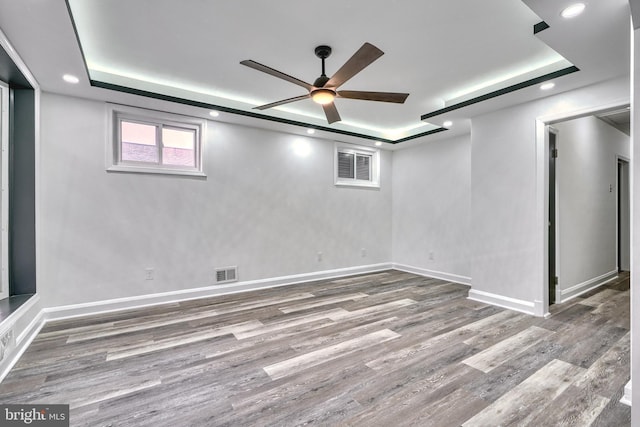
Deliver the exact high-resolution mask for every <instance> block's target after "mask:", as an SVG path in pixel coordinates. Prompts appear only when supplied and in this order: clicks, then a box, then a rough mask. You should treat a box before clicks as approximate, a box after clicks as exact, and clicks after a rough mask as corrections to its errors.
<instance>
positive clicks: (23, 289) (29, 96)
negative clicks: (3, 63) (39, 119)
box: [9, 89, 36, 295]
mask: <svg viewBox="0 0 640 427" xmlns="http://www.w3.org/2000/svg"><path fill="white" fill-rule="evenodd" d="M9 114H10V121H11V126H10V139H9V156H10V157H9V289H10V293H11V295H22V294H34V293H35V292H36V216H35V211H36V209H35V208H36V206H35V199H36V197H35V189H36V187H35V176H36V174H35V137H36V133H35V132H36V131H35V129H36V126H35V125H36V123H35V93H34V91H33V89H12V90H11V106H10V108H9Z"/></svg>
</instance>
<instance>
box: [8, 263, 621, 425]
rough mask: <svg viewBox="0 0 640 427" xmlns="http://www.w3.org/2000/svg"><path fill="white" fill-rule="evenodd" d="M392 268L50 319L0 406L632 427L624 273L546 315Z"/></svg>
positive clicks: (126, 415) (95, 415) (83, 413)
mask: <svg viewBox="0 0 640 427" xmlns="http://www.w3.org/2000/svg"><path fill="white" fill-rule="evenodd" d="M468 290H469V288H468V287H467V286H463V285H459V284H454V283H449V282H444V281H441V280H436V279H428V278H424V277H419V276H415V275H412V274H409V273H404V272H399V271H385V272H381V273H376V274H369V275H361V276H354V277H350V278H344V279H338V280H327V281H319V282H313V283H307V284H300V285H294V286H287V287H281V288H275V289H269V290H262V291H257V292H249V293H242V294H235V295H228V296H222V297H217V298H211V299H205V300H197V301H188V302H183V303H179V304H178V303H176V304H169V305H164V306H160V307H153V308H149V309H144V310H135V311H128V312H119V313H117V314H110V315H101V316H92V317H86V318H82V319H75V320H72V321H60V322H56V323H50V324H48V325H47V326H46V327H45V328H44V329H43V330H42V331H41V333H40V334H39V335H38V336H37V338H36V339H35V340H34V341H33V343H32V345H31V346H30V347H29V349H28V350H27V351H26V352H25V354H24V355H23V356H22V358H21V359H20V361H19V362H18V363H17V364H16V366H15V367H14V368H13V370H12V371H11V372H10V374H9V375H8V376H7V378H6V379H5V380H4V381H3V382H2V383H1V384H0V401H1V402H2V403H45V404H46V403H49V404H52V403H68V404H70V407H71V425H72V426H92V427H95V426H136V427H138V426H253V425H256V426H296V425H308V424H314V425H354V426H356V425H358V426H389V425H394V426H405V425H407V426H411V425H415V426H438V427H440V426H461V425H463V426H498V425H500V426H528V425H531V426H580V427H584V426H589V425H593V426H616V427H620V426H629V425H630V416H631V415H630V408H629V407H627V406H625V405H622V404H620V403H619V400H620V398H621V396H622V393H623V388H624V385H625V384H626V383H627V381H628V380H629V277H628V275H624V276H621V277H620V278H619V279H618V280H616V281H614V282H611V283H610V284H608V285H607V286H604V287H602V288H600V289H599V290H597V291H593V292H591V293H589V294H586V295H583V296H581V297H579V298H576V299H574V300H572V301H571V302H569V303H566V304H563V305H556V306H553V307H552V316H551V317H550V318H548V319H541V318H535V317H532V316H528V315H525V314H520V313H516V312H512V311H509V310H504V309H500V308H497V307H492V306H488V305H485V304H481V303H477V302H474V301H470V300H467V299H466V296H467V293H468Z"/></svg>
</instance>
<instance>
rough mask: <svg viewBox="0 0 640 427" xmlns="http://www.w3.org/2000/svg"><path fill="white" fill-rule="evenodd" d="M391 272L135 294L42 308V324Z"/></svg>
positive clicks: (344, 271) (377, 267)
mask: <svg viewBox="0 0 640 427" xmlns="http://www.w3.org/2000/svg"><path fill="white" fill-rule="evenodd" d="M390 269H392V264H391V263H381V264H371V265H363V266H358V267H348V268H340V269H335V270H325V271H318V272H313V273H303V274H295V275H291V276H281V277H274V278H269V279H260V280H249V281H245V282H235V283H231V284H226V285H215V286H205V287H202V288H193V289H184V290H180V291H171V292H163V293H157V294H151V295H139V296H134V297H127V298H117V299H112V300H104V301H95V302H89V303H83V304H73V305H65V306H60V307H50V308H45V309H43V311H44V312H45V315H46V321H47V322H48V321H51V320H60V319H69V318H74V317H81V316H88V315H95V314H103V313H110V312H115V311H121V310H130V309H134V308H142V307H149V306H154V305H159V304H169V303H175V302H180V301H187V300H193V299H200V298H208V297H213V296H219V295H228V294H235V293H239V292H249V291H254V290H258V289H264V288H275V287H278V286H288V285H294V284H298V283H305V282H310V281H314V280H321V279H334V278H339V277H345V276H352V275H355V274H365V273H374V272H378V271H384V270H390Z"/></svg>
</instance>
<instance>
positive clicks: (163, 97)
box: [89, 80, 448, 144]
mask: <svg viewBox="0 0 640 427" xmlns="http://www.w3.org/2000/svg"><path fill="white" fill-rule="evenodd" d="M89 81H90V83H91V86H93V87H97V88H101V89H108V90H114V91H117V92H123V93H128V94H131V95H138V96H144V97H147V98H153V99H159V100H161V101H169V102H175V103H178V104H183V105H189V106H191V107H198V108H205V109H207V110H216V111H220V112H221V113H231V114H237V115H241V116H246V117H251V118H254V119H261V120H268V121H272V122H276V123H283V124H286V125H292V126H299V127H303V128H305V129H309V128H311V129H315V130H320V131H324V132H331V133H335V134H340V135H346V136H353V137H357V138H363V139H368V140H372V141H380V142H384V143H387V144H399V143H401V142H405V141H410V140H412V139H416V138H421V137H423V136H429V135H433V134H435V133H439V132H443V131H446V130H448V129H447V128H444V127H439V128H435V129H432V130H429V131H426V132H422V133H418V134H416V135H411V136H407V137H405V138H401V139H398V140H392V139H386V138H380V137H376V136H372V135H367V134H364V133H357V132H350V131H346V130H342V129H333V128H330V127H326V126H319V125H315V124H311V123H305V122H299V121H296V120H289V119H284V118H281V117H273V116H267V115H264V114H258V113H254V112H252V111H245V110H239V109H236V108H230V107H224V106H222V105H215V104H209V103H206V102H201V101H195V100H192V99H186V98H178V97H175V96H171V95H165V94H162V93H156V92H150V91H146V90H142V89H135V88H131V87H128V86H120V85H115V84H112V83H106V82H102V81H98V80H89Z"/></svg>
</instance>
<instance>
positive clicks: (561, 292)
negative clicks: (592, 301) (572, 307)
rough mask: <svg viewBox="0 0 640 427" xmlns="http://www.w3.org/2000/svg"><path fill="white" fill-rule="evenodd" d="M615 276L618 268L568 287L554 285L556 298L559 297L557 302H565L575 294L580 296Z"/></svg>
mask: <svg viewBox="0 0 640 427" xmlns="http://www.w3.org/2000/svg"><path fill="white" fill-rule="evenodd" d="M616 277H618V270H612V271H609V272H608V273H605V274H602V275H600V276H598V277H594V278H592V279H589V280H586V281H584V282H582V283H578V284H577V285H575V286H572V287H570V288H568V289H560V287H556V299H557V298H558V297H559V299H558V301H557V302H558V303H559V304H562V303H563V302H567V301H569V300H571V299H573V298H575V297H577V296H580V295H582V294H584V293H586V292H589V291H591V290H593V289H595V288H597V287H599V286H602V285H604V284H605V283H607V282H610V281H612V280H614V279H615V278H616Z"/></svg>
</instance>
